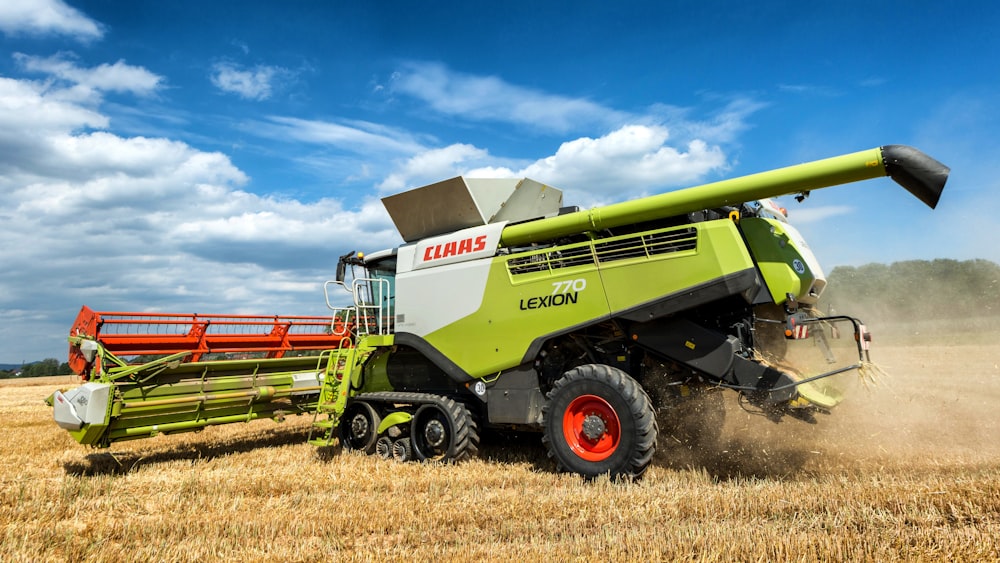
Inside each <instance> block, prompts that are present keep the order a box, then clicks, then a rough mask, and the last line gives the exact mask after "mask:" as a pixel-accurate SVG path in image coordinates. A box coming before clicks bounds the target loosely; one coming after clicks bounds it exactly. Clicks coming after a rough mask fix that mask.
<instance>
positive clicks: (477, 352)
mask: <svg viewBox="0 0 1000 563" xmlns="http://www.w3.org/2000/svg"><path fill="white" fill-rule="evenodd" d="M752 268H753V262H752V260H751V258H750V255H749V254H748V253H747V250H746V246H745V245H744V244H743V240H742V238H741V236H740V233H739V231H738V230H737V229H736V226H735V225H734V223H733V222H732V221H730V220H728V219H726V220H719V221H709V222H704V223H697V224H693V225H684V226H681V227H671V228H666V229H656V230H651V231H647V232H642V233H637V234H629V235H624V236H618V237H610V238H604V239H599V240H596V241H592V242H586V243H577V244H571V245H564V246H557V247H552V248H546V249H543V250H532V251H528V252H521V253H516V254H511V255H510V256H504V257H498V258H494V259H493V263H492V266H491V269H490V274H489V280H488V282H487V285H486V295H487V296H488V298H486V299H484V300H483V304H482V306H481V307H480V309H479V310H478V311H476V312H475V313H473V314H471V315H469V316H467V317H465V318H462V319H460V320H459V321H457V322H454V323H452V324H450V325H448V326H446V327H444V328H441V329H439V330H437V331H435V332H433V333H431V334H429V335H428V336H427V337H426V340H427V342H428V343H429V344H431V345H432V346H434V347H435V348H436V349H437V350H438V351H439V352H441V353H442V354H444V355H445V356H447V357H448V358H449V359H450V360H451V361H452V362H454V363H455V364H457V365H458V366H459V367H460V368H462V369H463V370H464V371H465V372H467V373H468V374H469V375H471V376H472V377H478V378H481V377H487V376H491V375H495V374H497V373H499V372H501V371H503V370H506V369H510V368H513V367H515V366H517V365H520V364H521V363H522V362H524V361H525V359H526V358H525V355H526V353H527V352H528V349H529V347H530V346H531V345H532V343H534V342H535V341H536V340H537V339H539V338H542V337H546V336H552V335H556V334H561V333H565V332H568V331H570V330H571V329H573V328H578V327H583V326H586V325H589V324H594V323H597V322H600V321H602V320H606V319H609V318H611V317H612V316H614V315H615V314H617V313H620V312H623V311H627V310H629V309H632V308H635V307H639V306H641V305H643V304H647V303H650V302H654V301H656V300H659V299H663V298H664V297H666V296H671V295H676V294H679V293H682V292H684V291H686V290H688V289H690V288H694V287H696V286H699V285H702V284H705V283H707V282H711V281H713V280H717V279H719V278H722V277H724V276H727V275H730V274H734V273H738V272H742V271H745V270H748V269H752ZM470 335H475V338H470Z"/></svg>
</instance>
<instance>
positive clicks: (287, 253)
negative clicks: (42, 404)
mask: <svg viewBox="0 0 1000 563" xmlns="http://www.w3.org/2000/svg"><path fill="white" fill-rule="evenodd" d="M65 92H66V89H59V88H54V87H52V86H51V84H49V83H39V82H32V81H27V80H16V79H10V78H0V196H2V197H3V200H4V206H3V207H2V208H0V240H3V241H4V244H3V245H0V264H3V268H0V314H4V315H7V316H6V317H5V318H7V319H8V321H9V322H8V323H5V324H4V325H3V326H0V361H20V360H21V359H28V360H31V359H38V358H41V357H46V356H52V355H54V354H55V352H54V351H58V350H61V349H62V348H64V346H65V333H66V329H67V327H68V326H69V323H70V322H71V321H72V317H73V315H75V313H76V311H77V310H78V309H79V307H80V305H82V304H89V305H93V306H95V307H97V308H100V309H104V310H109V309H111V310H114V309H118V310H121V309H125V310H164V309H167V310H171V309H179V310H182V311H183V310H198V311H218V312H230V311H232V312H260V311H274V312H281V313H286V314H297V313H298V314H308V313H313V314H316V313H322V312H323V311H324V310H325V308H324V306H323V301H322V292H321V285H322V282H323V281H324V280H325V279H327V278H328V277H330V276H332V272H333V271H334V268H335V266H336V257H337V256H339V255H340V254H343V253H344V252H346V251H349V250H352V248H350V247H348V245H349V244H352V241H355V242H356V241H359V240H363V241H365V244H366V249H369V247H375V248H378V247H391V246H393V245H394V244H396V243H397V242H398V235H397V234H396V232H395V230H394V229H393V228H392V225H391V222H390V221H389V219H388V216H387V215H386V213H385V211H384V210H383V209H382V207H381V204H380V203H379V202H378V200H377V199H374V198H371V199H363V200H362V205H361V206H360V208H357V209H355V208H347V207H345V206H343V205H342V204H341V203H340V202H338V201H336V200H333V199H324V200H320V201H318V202H312V203H303V202H299V201H295V200H283V199H278V198H273V197H269V196H263V195H257V194H253V193H249V192H247V191H244V190H242V189H241V187H242V186H243V185H244V184H245V183H246V182H247V181H248V178H247V176H246V175H245V174H244V173H243V172H242V171H241V170H239V168H237V167H236V166H234V165H233V163H232V162H231V161H230V159H229V158H228V157H227V156H226V155H224V154H221V153H218V152H206V151H203V150H199V149H197V148H195V147H192V146H190V145H188V144H186V143H184V142H180V141H176V140H171V139H167V138H149V137H126V136H121V135H118V134H115V133H113V132H111V131H107V130H105V128H106V127H107V126H108V119H107V117H106V116H104V115H103V114H102V113H100V111H99V110H97V109H94V108H93V107H90V105H92V104H93V103H94V102H99V101H100V98H99V97H97V98H91V99H89V100H88V101H87V103H88V104H89V105H81V103H80V102H74V101H70V100H69V99H67V98H66V96H65ZM193 288H197V289H196V290H194V289H193ZM26 334H30V335H32V336H31V338H26V337H25V335H26Z"/></svg>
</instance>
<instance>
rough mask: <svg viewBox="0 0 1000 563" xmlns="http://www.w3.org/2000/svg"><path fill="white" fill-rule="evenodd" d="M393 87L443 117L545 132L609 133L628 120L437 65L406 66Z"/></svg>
mask: <svg viewBox="0 0 1000 563" xmlns="http://www.w3.org/2000/svg"><path fill="white" fill-rule="evenodd" d="M392 86H393V89H394V90H395V91H397V92H401V93H404V94H407V95H409V96H413V97H415V98H417V99H419V100H421V101H423V102H424V103H426V104H428V105H429V106H430V107H431V108H432V109H434V110H435V111H438V112H440V113H443V114H445V115H453V116H460V117H463V118H466V119H471V120H476V121H498V122H507V123H517V124H519V125H523V126H527V127H530V128H537V129H540V130H544V131H554V132H559V133H562V132H567V131H572V130H579V129H587V128H593V127H595V126H596V127H599V128H605V127H610V126H616V125H620V124H621V123H622V122H624V121H626V120H628V119H629V116H628V114H626V113H624V112H620V111H616V110H613V109H611V108H608V107H605V106H602V105H600V104H598V103H595V102H592V101H589V100H586V99H581V98H570V97H566V96H559V95H553V94H547V93H545V92H540V91H538V90H533V89H530V88H525V87H523V86H516V85H513V84H509V83H507V82H505V81H504V80H502V79H500V78H498V77H495V76H477V75H471V74H462V73H459V72H454V71H452V70H450V69H449V68H447V67H446V66H444V65H442V64H439V63H430V62H411V63H408V64H405V65H403V68H402V69H401V70H400V71H398V72H397V73H396V74H394V75H393V83H392Z"/></svg>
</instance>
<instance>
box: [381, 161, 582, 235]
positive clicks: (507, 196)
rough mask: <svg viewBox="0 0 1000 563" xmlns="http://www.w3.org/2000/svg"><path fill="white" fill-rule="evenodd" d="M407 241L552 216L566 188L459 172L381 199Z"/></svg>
mask: <svg viewBox="0 0 1000 563" xmlns="http://www.w3.org/2000/svg"><path fill="white" fill-rule="evenodd" d="M382 204H383V205H385V209H386V211H388V212H389V216H390V217H392V222H393V223H395V225H396V230H397V231H399V234H400V236H402V237H403V240H405V241H406V242H413V241H417V240H420V239H424V238H427V237H432V236H435V235H442V234H445V233H451V232H454V231H457V230H460V229H465V228H468V227H479V226H482V225H486V224H489V223H498V222H500V221H509V222H512V223H516V222H518V221H525V220H528V219H535V218H538V217H544V216H546V215H554V214H556V213H558V212H559V208H560V207H562V190H560V189H558V188H553V187H551V186H546V185H545V184H542V183H540V182H536V181H534V180H531V179H528V178H523V179H518V178H466V177H464V176H457V177H455V178H451V179H450V180H444V181H442V182H437V183H435V184H430V185H428V186H424V187H422V188H415V189H412V190H409V191H406V192H403V193H399V194H396V195H391V196H388V197H384V198H382Z"/></svg>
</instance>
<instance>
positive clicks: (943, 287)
mask: <svg viewBox="0 0 1000 563" xmlns="http://www.w3.org/2000/svg"><path fill="white" fill-rule="evenodd" d="M827 281H828V285H827V289H826V291H825V292H824V293H823V297H822V299H821V300H820V308H821V309H823V310H825V311H829V310H830V309H831V308H832V309H833V311H834V312H837V313H839V312H843V313H845V314H856V315H858V316H861V317H862V318H866V317H874V318H880V319H884V320H887V321H906V320H912V319H921V318H923V319H960V318H966V317H968V318H980V317H992V316H997V315H1000V265H997V264H995V263H994V262H991V261H989V260H982V259H976V260H964V261H958V260H950V259H937V260H908V261H904V262H894V263H892V264H889V265H886V264H866V265H864V266H837V267H836V268H834V269H833V270H831V271H830V273H829V275H828V276H827Z"/></svg>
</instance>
